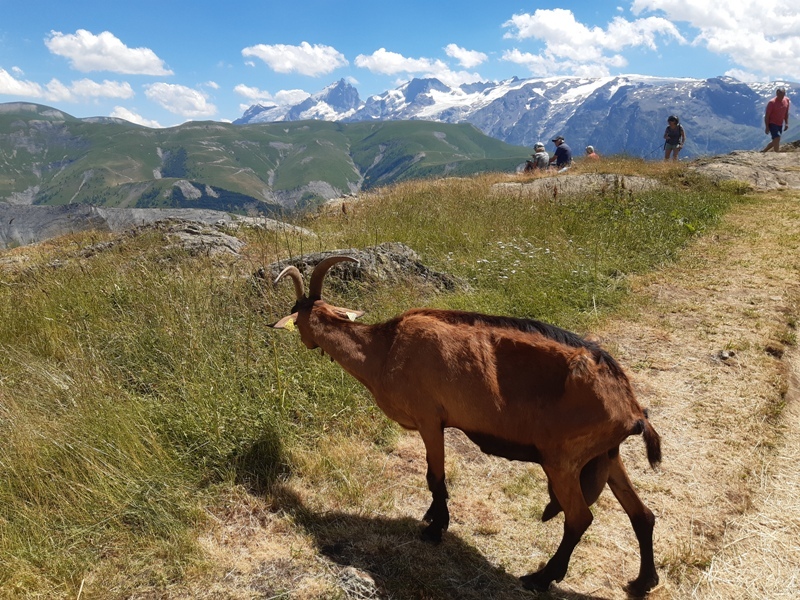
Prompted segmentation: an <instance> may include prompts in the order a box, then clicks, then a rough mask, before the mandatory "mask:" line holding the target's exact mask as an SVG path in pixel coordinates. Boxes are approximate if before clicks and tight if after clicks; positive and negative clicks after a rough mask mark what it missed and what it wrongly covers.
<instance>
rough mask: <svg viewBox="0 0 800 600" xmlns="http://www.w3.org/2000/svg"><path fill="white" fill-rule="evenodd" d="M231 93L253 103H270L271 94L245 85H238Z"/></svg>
mask: <svg viewBox="0 0 800 600" xmlns="http://www.w3.org/2000/svg"><path fill="white" fill-rule="evenodd" d="M233 91H234V92H236V93H237V94H239V95H240V96H243V97H244V98H247V99H248V100H252V101H253V102H272V94H270V93H269V92H267V91H266V90H260V89H258V88H257V87H250V86H249V85H245V84H243V83H240V84H239V85H237V86H236V87H235V88H233Z"/></svg>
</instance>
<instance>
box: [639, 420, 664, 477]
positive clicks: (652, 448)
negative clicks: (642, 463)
mask: <svg viewBox="0 0 800 600" xmlns="http://www.w3.org/2000/svg"><path fill="white" fill-rule="evenodd" d="M642 426H643V431H642V437H644V445H645V447H646V448H647V461H648V462H649V463H650V466H651V467H653V468H655V467H656V465H657V464H658V463H660V462H661V436H660V435H658V432H657V431H656V430H655V428H654V427H653V426H652V425H651V424H650V419H648V418H647V410H645V411H644V419H642Z"/></svg>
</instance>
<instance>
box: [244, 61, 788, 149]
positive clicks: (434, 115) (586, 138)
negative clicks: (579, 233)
mask: <svg viewBox="0 0 800 600" xmlns="http://www.w3.org/2000/svg"><path fill="white" fill-rule="evenodd" d="M783 85H786V86H787V87H788V88H790V90H789V96H790V97H791V95H792V94H791V89H797V88H798V87H799V86H798V84H783ZM776 86H777V84H775V83H768V84H765V83H759V84H748V83H742V82H740V81H737V80H735V79H732V78H728V77H717V78H712V79H670V78H655V77H647V76H641V75H627V76H615V77H602V78H594V79H591V78H578V77H551V78H544V79H517V78H513V79H510V80H507V81H502V82H484V83H476V84H469V85H462V86H460V87H455V88H453V87H449V86H447V85H445V84H444V83H442V82H441V81H439V80H438V79H413V80H411V81H409V82H408V83H406V84H404V85H402V86H400V87H398V88H397V89H394V90H389V91H386V92H383V93H382V94H377V95H374V96H370V97H369V98H367V100H366V101H363V102H362V101H361V100H360V99H359V95H358V91H357V90H356V88H354V87H353V86H352V85H350V84H349V83H347V82H345V81H344V80H341V81H339V82H337V83H335V84H333V85H331V86H329V87H328V88H326V89H325V90H323V91H321V92H319V93H317V94H314V95H313V96H310V97H309V98H307V99H306V100H304V101H303V102H302V103H300V104H297V105H295V106H277V105H274V106H260V105H255V106H251V107H250V108H249V109H248V110H247V111H246V112H245V113H244V115H243V116H242V117H241V118H240V119H238V120H237V121H235V123H239V124H247V123H263V122H272V121H295V120H302V119H319V120H326V121H369V120H381V121H389V120H428V121H440V122H445V123H465V122H466V123H471V124H473V125H475V126H476V127H477V128H478V129H480V130H481V131H483V132H484V133H485V134H487V135H490V136H492V137H495V138H497V139H500V140H503V141H504V142H507V143H509V144H515V145H522V146H533V144H534V143H536V142H537V141H544V142H548V141H549V140H550V139H551V138H552V137H553V136H555V135H557V134H558V135H563V136H564V137H565V138H566V139H567V143H569V144H571V146H572V148H573V151H580V150H581V149H582V148H583V147H584V146H585V145H588V144H592V145H593V146H594V147H595V148H596V149H597V150H598V151H599V152H600V153H606V154H611V153H627V154H630V155H633V156H644V157H650V156H652V157H656V156H658V154H659V153H660V151H661V149H662V146H663V133H664V128H665V127H666V126H667V117H668V116H669V115H671V114H674V115H677V116H678V117H679V118H680V120H681V124H682V125H683V126H684V128H685V130H686V136H687V143H686V148H685V150H684V152H683V154H682V156H692V155H701V154H721V153H727V152H730V151H732V150H740V149H748V150H751V149H755V148H760V147H762V146H763V145H765V144H766V143H767V142H768V141H769V139H768V138H767V136H765V134H764V124H763V114H764V107H765V105H766V102H767V100H768V99H769V98H771V97H772V96H773V95H774V91H775V88H776ZM789 135H790V136H791V137H792V138H794V137H797V135H796V133H795V132H794V131H793V130H790V132H789Z"/></svg>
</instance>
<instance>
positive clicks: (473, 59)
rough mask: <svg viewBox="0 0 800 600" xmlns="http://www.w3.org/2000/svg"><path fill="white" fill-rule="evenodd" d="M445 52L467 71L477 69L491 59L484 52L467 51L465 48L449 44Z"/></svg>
mask: <svg viewBox="0 0 800 600" xmlns="http://www.w3.org/2000/svg"><path fill="white" fill-rule="evenodd" d="M444 51H445V52H446V53H447V56H450V57H452V58H455V59H456V60H457V61H458V62H459V64H460V65H461V66H462V67H464V68H465V69H471V68H473V67H477V66H478V65H480V64H482V63H484V62H486V60H487V59H488V58H489V57H488V56H486V54H484V53H483V52H478V51H477V50H467V49H465V48H461V47H460V46H456V45H455V44H447V46H446V47H445V49H444Z"/></svg>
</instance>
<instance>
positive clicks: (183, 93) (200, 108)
mask: <svg viewBox="0 0 800 600" xmlns="http://www.w3.org/2000/svg"><path fill="white" fill-rule="evenodd" d="M144 95H145V96H147V97H148V98H149V99H150V100H152V101H153V102H155V103H156V104H158V105H160V106H161V107H162V108H165V109H166V110H168V111H170V112H171V113H174V114H176V115H180V116H182V117H189V118H197V117H211V116H213V115H215V114H216V112H217V107H216V106H214V105H213V104H211V103H210V102H209V101H208V96H207V95H206V94H204V93H203V92H201V91H198V90H195V89H192V88H189V87H186V86H183V85H176V84H172V83H153V84H150V85H146V86H145V91H144Z"/></svg>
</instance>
